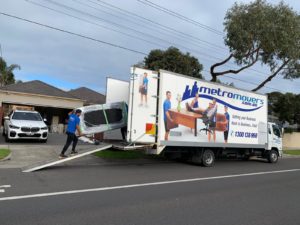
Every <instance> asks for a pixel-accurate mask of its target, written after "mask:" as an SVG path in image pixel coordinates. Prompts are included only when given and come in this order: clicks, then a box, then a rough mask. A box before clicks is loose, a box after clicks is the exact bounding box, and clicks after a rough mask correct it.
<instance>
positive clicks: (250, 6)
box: [212, 0, 300, 90]
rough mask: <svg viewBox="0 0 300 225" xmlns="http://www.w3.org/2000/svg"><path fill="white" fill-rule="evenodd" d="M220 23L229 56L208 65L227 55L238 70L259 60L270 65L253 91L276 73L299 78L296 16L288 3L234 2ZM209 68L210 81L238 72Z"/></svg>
mask: <svg viewBox="0 0 300 225" xmlns="http://www.w3.org/2000/svg"><path fill="white" fill-rule="evenodd" d="M224 26H225V32H226V37H225V44H226V45H227V46H228V47H229V51H230V57H228V59H227V60H224V61H223V62H222V63H221V64H220V63H218V64H215V65H213V66H212V67H216V66H220V65H223V64H224V63H226V62H228V61H229V60H230V59H231V58H233V59H234V60H235V62H236V64H237V65H239V66H241V69H242V70H243V69H246V68H249V67H251V66H253V65H254V64H255V63H256V62H261V64H262V65H266V66H268V67H269V68H270V72H271V75H270V76H269V77H268V78H267V79H266V80H265V81H264V82H262V85H260V86H258V88H257V89H255V90H258V89H259V88H261V87H263V86H264V84H265V83H266V82H269V81H271V79H272V78H273V77H275V76H276V75H278V74H279V75H282V76H283V77H284V78H285V79H295V78H299V77H300V42H299V40H300V16H299V14H297V12H295V11H294V10H293V9H292V8H290V7H289V6H288V5H285V4H284V3H283V2H280V3H279V4H278V5H272V4H268V3H267V2H266V1H264V0H256V1H254V2H251V3H235V4H234V5H233V7H232V8H230V9H229V10H228V11H227V14H226V16H225V21H224ZM213 69H214V68H212V77H213V79H214V80H216V79H215V78H216V77H217V76H220V75H224V74H226V73H239V72H240V71H241V70H236V71H234V70H229V71H224V72H225V73H224V72H221V73H214V71H213Z"/></svg>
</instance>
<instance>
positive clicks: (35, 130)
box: [21, 127, 40, 133]
mask: <svg viewBox="0 0 300 225" xmlns="http://www.w3.org/2000/svg"><path fill="white" fill-rule="evenodd" d="M21 131H23V132H32V133H36V132H39V131H40V128H38V127H31V128H30V127H21Z"/></svg>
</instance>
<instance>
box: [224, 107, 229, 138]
mask: <svg viewBox="0 0 300 225" xmlns="http://www.w3.org/2000/svg"><path fill="white" fill-rule="evenodd" d="M224 111H225V113H224V115H225V118H226V130H225V131H224V141H225V143H227V142H228V133H229V122H230V115H229V113H228V106H227V105H225V106H224Z"/></svg>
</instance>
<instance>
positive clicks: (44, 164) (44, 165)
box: [22, 144, 112, 173]
mask: <svg viewBox="0 0 300 225" xmlns="http://www.w3.org/2000/svg"><path fill="white" fill-rule="evenodd" d="M111 147H112V145H111V144H106V145H104V146H103V147H101V148H97V149H94V150H90V151H87V152H84V153H79V154H77V155H74V156H70V157H68V158H65V159H55V160H52V161H50V162H49V161H48V162H41V163H39V165H34V166H31V167H27V168H25V169H24V170H23V171H22V172H24V173H28V172H34V171H37V170H41V169H44V168H47V167H50V166H54V165H58V164H61V163H64V162H67V161H71V160H74V159H77V158H81V157H83V156H86V155H90V154H93V153H95V152H99V151H103V150H105V149H108V148H111Z"/></svg>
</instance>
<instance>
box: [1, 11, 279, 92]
mask: <svg viewBox="0 0 300 225" xmlns="http://www.w3.org/2000/svg"><path fill="white" fill-rule="evenodd" d="M0 14H1V15H4V16H7V17H10V18H14V19H18V20H21V21H25V22H28V23H31V24H35V25H39V26H42V27H45V28H49V29H52V30H56V31H60V32H63V33H67V34H71V35H74V36H77V37H81V38H85V39H88V40H91V41H95V42H98V43H102V44H106V45H109V46H112V47H116V48H120V49H123V50H127V51H131V52H134V53H137V54H141V55H147V54H146V53H144V52H141V51H138V50H134V49H130V48H127V47H124V46H120V45H116V44H113V43H110V42H106V41H102V40H99V39H95V38H92V37H88V36H85V35H82V34H78V33H74V32H71V31H67V30H64V29H61V28H57V27H53V26H50V25H46V24H42V23H39V22H35V21H32V20H28V19H25V18H21V17H18V16H14V15H10V14H7V13H3V12H0ZM204 71H205V72H209V71H207V70H204ZM209 73H210V72H209ZM224 77H228V78H231V79H234V80H238V81H240V82H244V83H248V84H249V83H250V84H253V85H258V84H257V83H253V82H249V81H244V80H242V79H238V78H234V77H231V76H228V75H226V76H224ZM264 87H265V88H269V89H273V90H277V91H281V90H279V89H275V88H271V87H268V86H264Z"/></svg>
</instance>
